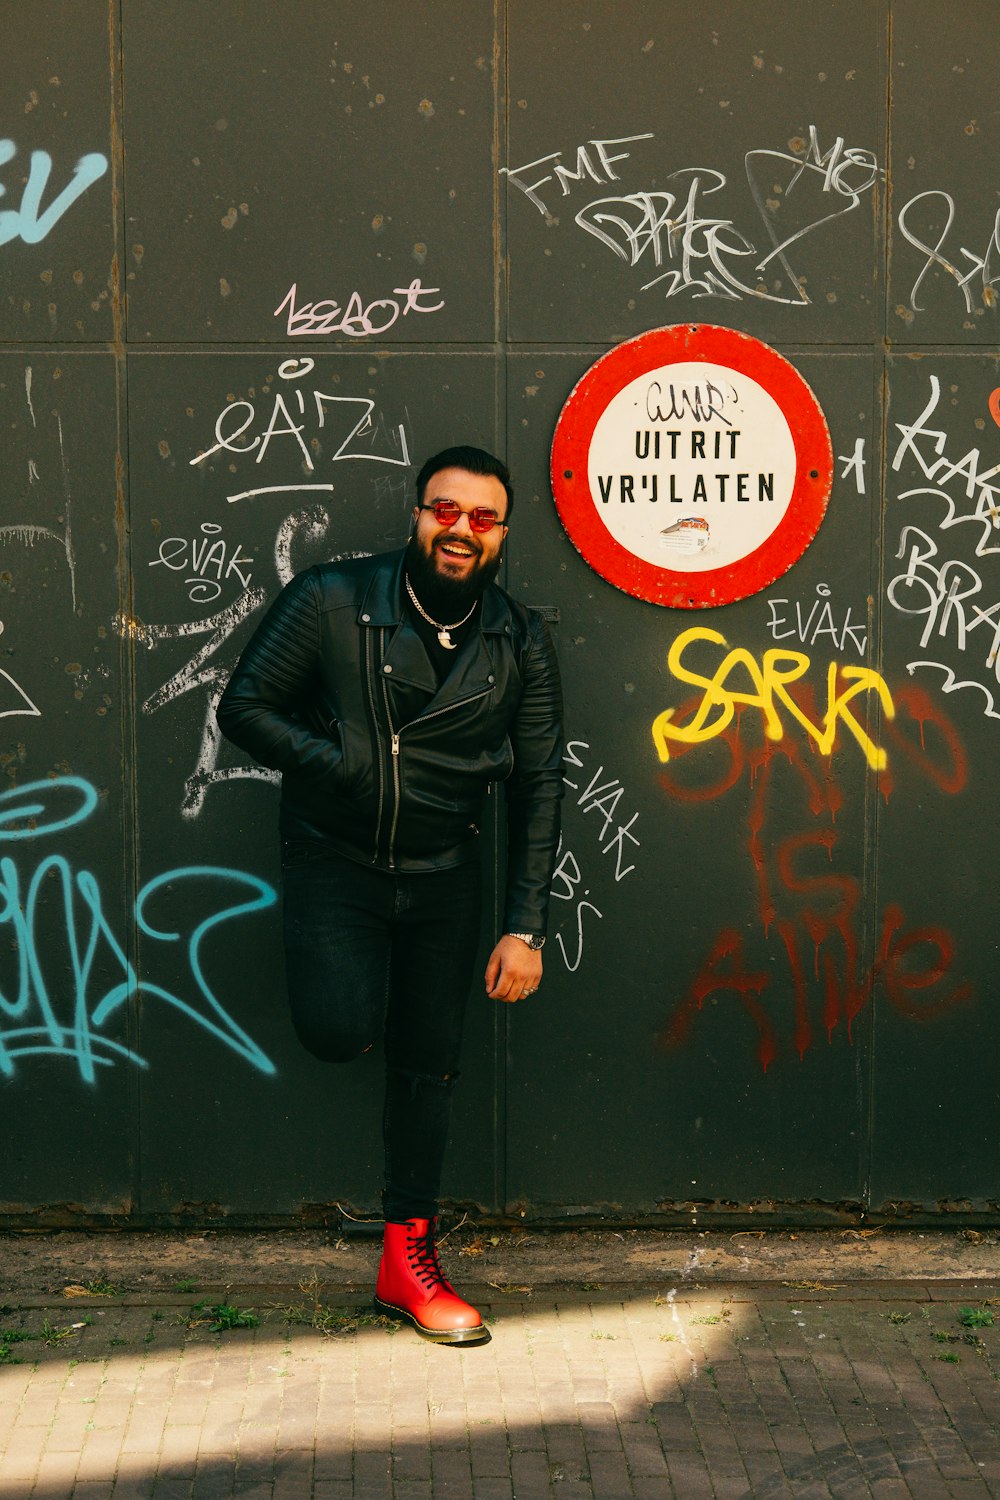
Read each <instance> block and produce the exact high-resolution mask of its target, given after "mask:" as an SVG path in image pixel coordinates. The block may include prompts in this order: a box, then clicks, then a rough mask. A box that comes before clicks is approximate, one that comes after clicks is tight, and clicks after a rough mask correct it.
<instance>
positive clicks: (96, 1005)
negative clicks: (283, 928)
mask: <svg viewBox="0 0 1000 1500" xmlns="http://www.w3.org/2000/svg"><path fill="white" fill-rule="evenodd" d="M97 803H98V796H97V792H96V790H95V788H94V787H93V786H91V784H90V783H89V782H87V781H83V780H81V779H80V778H79V777H76V776H62V777H57V778H54V779H53V780H51V781H34V782H31V783H29V784H27V785H25V786H23V787H17V788H14V789H13V790H11V791H7V792H3V793H0V843H3V842H12V841H15V840H20V839H37V838H41V837H45V836H47V835H50V834H54V833H61V832H63V831H64V830H65V829H67V828H71V827H73V826H74V825H76V824H78V823H82V822H84V821H85V820H86V819H87V818H89V817H90V815H91V813H92V812H93V811H94V809H95V808H96V807H97ZM185 881H190V882H201V886H202V888H203V887H204V884H205V883H206V882H208V883H210V884H212V885H214V884H216V883H221V884H223V885H228V886H235V887H237V888H238V889H239V890H240V891H241V893H242V894H243V895H245V896H246V898H247V899H244V900H240V901H237V902H236V903H235V904H229V905H224V906H220V907H219V908H218V909H217V910H215V911H212V912H211V913H210V914H209V915H208V916H205V917H204V918H203V919H202V920H201V921H199V923H198V925H197V926H196V927H195V928H194V930H193V931H192V932H190V933H185V934H182V933H180V932H175V931H173V930H172V929H171V928H170V927H169V926H167V927H165V926H163V925H162V923H163V919H162V918H160V919H157V920H154V916H153V914H152V911H151V908H154V907H155V905H156V902H157V897H160V896H161V893H163V892H172V891H174V890H175V889H176V887H177V886H178V885H180V884H181V883H183V882H185ZM276 899H277V895H276V892H275V890H274V887H273V886H271V885H268V884H267V882H266V881H264V880H259V879H258V878H257V876H255V875H248V874H246V873H245V872H244V871H242V870H232V869H229V868H227V867H223V866H220V865H186V866H182V867H180V868H178V869H176V870H169V871H168V872H167V873H166V874H164V875H157V876H156V877H154V879H152V880H148V881H147V882H146V884H145V885H144V886H143V887H142V889H141V890H140V891H139V894H138V896H137V897H136V901H135V909H134V917H135V921H136V925H137V926H138V929H139V931H140V932H142V933H144V934H145V936H146V937H148V938H150V939H152V940H154V941H157V942H163V943H179V942H184V941H186V944H187V947H186V959H187V966H188V969H189V971H190V976H191V980H192V995H191V996H189V998H188V999H184V998H182V997H181V996H180V995H175V994H173V993H172V992H171V991H170V990H168V989H164V988H163V986H162V985H159V984H153V983H151V982H150V981H149V980H146V979H140V978H139V976H138V974H137V972H136V970H135V967H134V966H133V964H132V962H131V960H130V959H129V957H128V955H127V954H126V952H125V951H124V949H123V947H122V945H121V943H120V942H119V941H118V938H117V937H116V936H115V933H114V931H113V929H112V927H111V924H110V923H109V922H108V919H107V917H106V915H105V912H104V904H103V901H102V898H101V889H100V886H99V885H98V882H97V880H96V878H95V877H94V875H93V874H92V873H91V872H90V871H89V870H77V871H74V870H73V869H72V867H71V866H70V864H69V863H68V861H67V860H66V859H65V858H64V857H63V856H62V855H61V854H49V855H46V857H45V858H44V859H42V860H41V862H40V863H39V864H38V865H37V866H36V868H35V870H34V872H33V873H32V875H31V877H30V879H28V880H27V881H26V883H25V884H24V888H23V894H22V880H21V875H20V872H19V870H18V868H17V865H16V864H15V862H14V860H13V859H11V858H9V857H7V856H5V857H4V858H2V859H0V929H2V928H3V927H4V926H6V927H9V928H10V930H11V934H12V938H13V942H12V947H13V949H14V951H15V953H16V955H17V958H16V978H15V981H14V984H13V985H12V986H11V992H10V993H9V994H8V993H7V989H6V986H3V987H2V988H0V1075H5V1076H7V1077H8V1078H9V1077H12V1076H13V1074H14V1071H15V1059H18V1058H24V1057H63V1058H73V1059H75V1061H76V1064H77V1067H78V1069H79V1072H80V1077H81V1078H82V1079H83V1080H84V1081H85V1082H87V1083H93V1081H94V1079H95V1077H96V1070H97V1068H98V1067H99V1066H105V1067H106V1066H110V1065H113V1064H114V1063H115V1062H118V1061H126V1062H129V1063H134V1064H136V1065H137V1066H138V1067H141V1068H146V1067H148V1066H149V1064H148V1062H147V1061H146V1059H145V1058H143V1057H141V1056H140V1055H139V1053H137V1052H135V1051H133V1050H132V1049H131V1048H130V1047H128V1046H127V1045H125V1044H124V1043H123V1042H119V1041H115V1040H114V1039H113V1038H112V1037H108V1036H105V1035H103V1034H102V1033H101V1031H100V1028H101V1027H103V1026H104V1025H105V1023H106V1022H107V1021H109V1020H110V1019H111V1018H112V1017H113V1016H115V1015H116V1013H117V1012H118V1011H119V1010H120V1009H121V1008H122V1006H127V1005H128V1004H129V1003H130V1002H132V1001H137V1000H139V998H140V997H144V996H151V997H155V998H157V999H159V1000H162V1001H164V1002H166V1004H168V1005H171V1006H173V1007H174V1008H175V1009H176V1010H178V1011H180V1013H181V1015H183V1016H185V1017H186V1018H187V1020H189V1021H193V1022H195V1024H196V1025H198V1026H200V1027H201V1028H202V1029H203V1030H204V1031H207V1032H208V1033H209V1035H210V1036H213V1037H215V1038H216V1040H217V1041H220V1042H222V1043H223V1044H224V1045H225V1046H227V1047H229V1048H231V1049H232V1051H233V1052H235V1053H236V1055H237V1056H238V1057H241V1058H243V1060H244V1061H245V1062H247V1063H249V1064H250V1065H251V1066H252V1067H255V1068H257V1069H258V1070H259V1071H260V1072H262V1073H271V1074H273V1073H274V1072H275V1071H276V1069H275V1066H274V1064H273V1063H272V1062H271V1060H270V1058H269V1057H267V1055H266V1054H265V1053H264V1052H262V1051H261V1049H260V1047H258V1046H257V1044H256V1042H255V1041H254V1040H253V1038H252V1037H250V1036H249V1035H248V1034H247V1033H246V1032H245V1031H244V1030H243V1029H242V1027H240V1026H238V1025H237V1023H236V1022H235V1021H234V1020H233V1018H232V1016H230V1015H229V1013H228V1012H227V1011H226V1010H225V1009H224V1008H223V1006H222V1005H221V1004H220V1003H219V1001H218V1000H217V999H216V997H215V995H214V994H213V992H212V988H211V985H210V984H209V982H208V979H207V978H206V976H205V972H204V968H203V965H202V943H203V941H204V939H205V938H206V937H207V935H208V934H209V933H210V932H212V931H213V930H214V929H215V928H217V927H219V926H221V925H222V924H223V923H225V922H230V921H233V920H234V919H235V918H237V917H241V916H249V915H250V914H251V913H252V912H258V911H263V910H264V909H265V908H266V907H269V906H273V905H274V903H275V901H276ZM203 909H204V908H202V910H203ZM54 935H58V937H59V938H60V939H61V940H64V941H65V952H63V951H62V947H61V942H60V944H59V946H58V947H56V946H55V945H54V943H53V936H54ZM101 953H103V955H104V961H105V963H106V962H107V955H108V954H110V957H111V960H112V967H113V971H115V972H117V971H119V970H120V973H121V978H120V980H118V982H117V983H115V984H113V985H112V986H111V987H110V988H108V989H105V990H104V991H103V993H95V990H99V989H100V988H101V981H100V980H99V979H98V978H97V975H96V972H95V965H96V962H97V959H98V955H99V954H101ZM67 960H68V964H67ZM46 967H48V970H49V972H50V973H51V971H52V970H56V971H57V973H58V987H57V989H58V993H57V994H56V993H54V990H55V989H56V986H55V985H54V984H53V983H52V982H51V981H50V979H49V978H47V977H46ZM105 973H106V969H105ZM195 996H197V997H199V998H197V999H196V998H194V997H195ZM192 1001H193V1003H192ZM57 1010H61V1011H62V1019H60V1016H59V1014H57ZM15 1023H16V1024H15Z"/></svg>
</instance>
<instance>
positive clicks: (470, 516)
mask: <svg viewBox="0 0 1000 1500" xmlns="http://www.w3.org/2000/svg"><path fill="white" fill-rule="evenodd" d="M420 509H421V510H432V511H433V512H434V519H435V521H436V522H437V523H438V525H439V526H454V524H455V522H456V521H457V520H458V518H459V516H460V515H462V514H463V511H462V507H461V506H460V505H459V503H458V501H457V500H435V501H434V502H433V503H432V504H431V505H422V506H421V507H420ZM464 514H465V516H466V518H467V520H468V522H469V525H470V526H471V527H472V529H473V531H492V530H493V528H494V526H502V525H503V524H504V523H503V521H501V520H500V517H499V516H498V515H497V514H496V512H495V511H492V510H490V509H489V508H488V507H487V506H485V505H477V506H476V507H475V509H473V510H467V511H465V512H464Z"/></svg>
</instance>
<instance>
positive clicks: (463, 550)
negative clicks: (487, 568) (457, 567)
mask: <svg viewBox="0 0 1000 1500" xmlns="http://www.w3.org/2000/svg"><path fill="white" fill-rule="evenodd" d="M437 550H438V551H439V552H443V553H444V555H445V557H454V558H456V559H462V558H466V557H478V556H479V553H478V552H477V550H476V548H475V547H470V546H468V545H467V544H466V543H465V542H450V541H449V542H438V544H437Z"/></svg>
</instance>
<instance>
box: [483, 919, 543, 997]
mask: <svg viewBox="0 0 1000 1500" xmlns="http://www.w3.org/2000/svg"><path fill="white" fill-rule="evenodd" d="M541 982H542V955H541V953H540V952H538V953H536V952H535V951H534V950H533V949H531V948H529V947H528V945H527V943H522V941H521V939H520V938H516V937H510V936H509V935H507V936H505V937H502V938H501V939H500V941H499V943H497V945H496V947H495V948H494V949H493V952H492V953H491V954H490V961H489V963H488V964H487V965H486V993H487V995H489V997H490V999H491V1000H523V998H524V997H525V995H531V994H533V993H534V991H535V990H537V988H538V986H539V985H540V984H541Z"/></svg>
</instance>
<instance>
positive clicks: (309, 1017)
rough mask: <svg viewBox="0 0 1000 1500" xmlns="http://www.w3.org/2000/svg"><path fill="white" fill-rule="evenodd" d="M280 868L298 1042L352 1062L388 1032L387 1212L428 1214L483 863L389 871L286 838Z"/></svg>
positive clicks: (440, 1157) (391, 1215)
mask: <svg viewBox="0 0 1000 1500" xmlns="http://www.w3.org/2000/svg"><path fill="white" fill-rule="evenodd" d="M282 865H283V875H284V925H285V961H286V966H287V973H288V994H289V1000H290V1002H291V1008H292V1021H293V1024H294V1026H295V1030H296V1031H297V1033H298V1036H299V1040H300V1041H301V1042H302V1044H303V1046H305V1047H307V1048H308V1049H309V1051H310V1052H312V1053H314V1054H315V1055H316V1056H317V1057H321V1058H323V1059H324V1060H325V1061H327V1062H349V1061H350V1060H351V1059H352V1058H355V1057H358V1056H359V1055H360V1053H362V1052H364V1051H365V1050H366V1049H367V1048H368V1047H370V1046H371V1044H372V1043H373V1042H374V1041H376V1040H377V1038H378V1036H379V1034H380V1032H381V1033H382V1034H383V1035H384V1039H385V1061H386V1088H385V1108H384V1112H383V1140H384V1144H385V1188H384V1191H383V1195H382V1202H383V1212H384V1214H385V1217H386V1218H387V1219H389V1220H392V1221H394V1222H396V1223H402V1222H403V1221H404V1220H406V1219H411V1218H420V1219H429V1218H432V1217H433V1216H434V1214H435V1213H436V1212H437V1198H438V1192H439V1188H440V1181H441V1167H442V1163H443V1161H444V1153H445V1147H446V1145H447V1140H448V1126H449V1122H450V1118H451V1091H452V1086H453V1084H454V1081H455V1078H456V1076H457V1073H458V1059H459V1051H460V1047H461V1041H462V1024H463V1021H464V1019H465V1005H466V1000H467V999H468V994H469V988H470V986H471V983H472V973H473V965H474V963H475V958H476V952H477V950H478V947H479V924H480V913H481V872H480V868H479V865H478V863H477V864H464V865H460V866H459V867H458V868H457V869H454V870H444V871H435V872H432V873H429V874H422V875H398V874H388V873H386V872H385V871H383V870H376V869H373V868H372V867H371V866H370V865H363V864H358V863H355V861H354V860H350V859H346V858H345V857H344V856H343V855H340V854H337V853H335V852H333V851H332V850H330V849H328V848H327V847H326V845H324V844H322V843H320V842H319V841H314V840H311V839H293V840H288V841H286V842H285V845H284V850H283V860H282Z"/></svg>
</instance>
